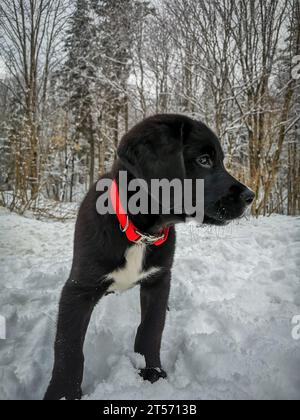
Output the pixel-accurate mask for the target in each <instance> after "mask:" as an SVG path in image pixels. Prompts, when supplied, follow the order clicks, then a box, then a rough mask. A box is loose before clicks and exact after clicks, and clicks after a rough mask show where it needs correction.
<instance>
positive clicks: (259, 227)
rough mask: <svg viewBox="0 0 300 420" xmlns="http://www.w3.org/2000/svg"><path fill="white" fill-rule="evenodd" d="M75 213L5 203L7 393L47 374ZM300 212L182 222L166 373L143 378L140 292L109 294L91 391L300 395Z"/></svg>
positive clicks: (94, 331) (91, 334) (39, 386)
mask: <svg viewBox="0 0 300 420" xmlns="http://www.w3.org/2000/svg"><path fill="white" fill-rule="evenodd" d="M73 230H74V221H68V222H65V223H61V222H49V221H37V220H32V219H30V218H23V217H20V216H17V215H14V214H10V213H8V212H7V211H6V210H4V209H0V232H1V235H0V282H1V283H0V285H1V296H0V315H2V316H4V317H5V318H6V321H7V339H6V340H0V399H40V398H42V396H43V393H44V391H45V389H46V386H47V383H48V381H49V378H50V372H51V367H52V362H53V352H52V346H53V341H54V335H55V323H56V314H57V304H58V299H59V293H60V290H61V288H62V286H63V283H64V281H65V280H66V279H67V277H68V274H69V269H70V265H71V258H72V240H73ZM299 266H300V219H299V218H288V217H284V216H274V217H271V218H260V219H259V220H251V221H246V220H245V221H243V222H240V223H239V224H233V225H231V226H230V227H227V228H222V229H221V228H200V229H197V228H196V227H195V226H192V225H187V226H180V227H178V247H177V254H176V262H175V266H174V272H173V285H172V291H171V297H170V312H169V313H168V317H167V324H166V329H165V333H164V339H163V346H162V360H163V365H164V368H165V369H166V370H167V372H168V374H169V377H168V380H166V381H164V380H161V381H160V382H158V383H156V384H155V385H150V384H148V383H144V382H143V381H142V379H141V378H140V377H139V376H138V374H137V368H138V367H142V366H143V360H142V358H141V357H140V356H138V355H135V354H134V353H133V343H134V336H135V331H136V328H137V326H138V322H139V291H138V289H137V288H136V289H134V290H132V291H129V292H127V293H125V294H123V295H121V296H108V297H107V298H105V299H104V300H103V301H102V302H100V304H99V305H98V307H97V308H96V310H95V313H94V315H93V319H92V322H91V325H90V328H89V331H88V335H87V339H86V345H85V354H86V368H85V379H84V384H83V391H84V394H85V397H84V398H85V399H128V400H135V399H300V376H299V366H300V341H296V340H294V339H293V338H292V329H293V325H292V319H293V318H294V317H295V316H297V315H299V314H300V280H299Z"/></svg>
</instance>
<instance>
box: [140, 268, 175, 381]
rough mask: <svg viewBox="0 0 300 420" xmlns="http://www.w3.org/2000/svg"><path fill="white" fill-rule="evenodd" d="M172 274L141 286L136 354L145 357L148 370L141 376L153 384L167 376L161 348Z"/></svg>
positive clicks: (143, 370)
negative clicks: (161, 358) (140, 317)
mask: <svg viewBox="0 0 300 420" xmlns="http://www.w3.org/2000/svg"><path fill="white" fill-rule="evenodd" d="M170 281H171V273H170V272H168V273H165V274H164V275H163V276H161V277H160V278H158V279H157V280H156V281H155V283H150V284H148V283H147V282H145V283H143V284H142V285H141V315H142V322H141V325H140V326H139V328H138V332H137V336H136V341H135V352H136V353H139V354H141V355H143V356H144V357H145V360H146V369H142V371H141V376H142V377H143V378H144V379H145V380H148V381H150V382H152V383H154V382H157V381H158V380H159V379H160V378H166V377H167V374H166V373H165V372H164V371H163V370H162V368H161V367H162V366H161V360H160V348H161V340H162V334H163V330H164V326H165V320H166V312H167V307H168V300H169V293H170Z"/></svg>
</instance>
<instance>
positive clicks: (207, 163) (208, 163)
mask: <svg viewBox="0 0 300 420" xmlns="http://www.w3.org/2000/svg"><path fill="white" fill-rule="evenodd" d="M197 164H198V165H200V166H203V168H211V167H212V166H213V162H212V160H211V157H210V156H209V155H202V156H200V157H198V158H197Z"/></svg>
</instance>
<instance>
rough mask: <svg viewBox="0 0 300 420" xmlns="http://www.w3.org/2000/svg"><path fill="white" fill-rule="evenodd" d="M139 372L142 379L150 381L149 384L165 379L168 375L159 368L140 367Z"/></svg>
mask: <svg viewBox="0 0 300 420" xmlns="http://www.w3.org/2000/svg"><path fill="white" fill-rule="evenodd" d="M139 374H140V376H141V377H142V378H143V379H144V381H148V382H151V384H154V383H155V382H157V381H159V380H160V379H167V377H168V375H167V374H166V372H165V371H164V370H163V369H161V368H146V369H141V370H140V372H139Z"/></svg>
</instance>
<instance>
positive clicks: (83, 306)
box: [44, 281, 101, 400]
mask: <svg viewBox="0 0 300 420" xmlns="http://www.w3.org/2000/svg"><path fill="white" fill-rule="evenodd" d="M96 295H97V293H95V290H93V291H88V290H85V289H82V288H80V287H78V286H76V285H74V284H72V283H71V282H70V281H69V282H67V284H66V285H65V287H64V289H63V292H62V296H61V300H60V305H59V315H58V325H57V335H56V341H55V361H54V368H53V373H52V379H51V382H50V385H49V387H48V390H47V392H46V395H45V397H44V399H45V400H59V399H62V398H66V399H67V400H76V399H80V398H81V396H82V392H81V383H82V378H83V366H84V356H83V344H84V339H85V335H86V331H87V327H88V324H89V321H90V318H91V315H92V311H93V309H94V306H95V304H96V303H97V300H99V299H100V297H101V295H100V296H98V299H97V298H96Z"/></svg>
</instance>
